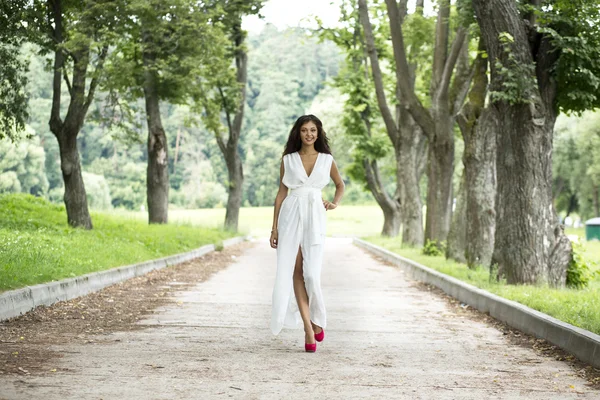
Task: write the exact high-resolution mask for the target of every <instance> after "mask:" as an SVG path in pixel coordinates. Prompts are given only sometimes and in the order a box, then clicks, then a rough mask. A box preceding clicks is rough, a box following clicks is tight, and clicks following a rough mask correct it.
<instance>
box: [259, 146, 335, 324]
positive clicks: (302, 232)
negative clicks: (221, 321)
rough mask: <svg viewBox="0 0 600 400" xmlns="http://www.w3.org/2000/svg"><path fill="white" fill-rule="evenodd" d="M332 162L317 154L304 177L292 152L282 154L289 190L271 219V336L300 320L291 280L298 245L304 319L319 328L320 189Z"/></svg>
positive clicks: (322, 312)
mask: <svg viewBox="0 0 600 400" xmlns="http://www.w3.org/2000/svg"><path fill="white" fill-rule="evenodd" d="M332 162H333V156H331V154H326V153H319V154H318V155H317V160H316V161H315V166H314V168H313V170H312V172H311V174H310V176H308V175H307V174H306V170H305V169H304V166H303V165H302V159H301V158H300V155H299V154H298V152H295V153H291V154H286V155H285V156H284V157H283V167H284V174H283V179H282V181H283V184H284V185H285V186H287V187H288V188H289V189H290V192H289V193H288V195H287V197H286V198H285V199H284V201H283V203H282V204H281V209H280V210H279V218H278V220H277V231H278V232H279V235H278V242H277V273H276V276H275V286H274V288H273V305H272V313H271V330H272V331H273V334H275V335H277V334H278V333H279V332H280V331H281V329H282V328H283V327H286V328H297V327H299V326H300V325H301V323H302V318H301V317H300V311H299V310H298V304H297V303H296V297H295V295H294V284H293V274H294V266H295V264H296V256H297V254H298V247H300V249H301V251H302V257H303V260H304V261H303V264H302V266H303V272H304V283H305V286H306V292H307V293H308V304H309V309H310V319H311V321H312V322H313V323H315V324H316V325H318V326H320V327H322V328H325V325H326V315H325V304H324V303H323V295H322V293H321V265H322V263H323V244H324V240H325V221H326V215H325V214H326V210H325V207H324V206H323V201H322V200H321V189H322V188H323V187H325V186H326V185H327V184H328V183H329V181H330V176H329V175H330V170H331V164H332Z"/></svg>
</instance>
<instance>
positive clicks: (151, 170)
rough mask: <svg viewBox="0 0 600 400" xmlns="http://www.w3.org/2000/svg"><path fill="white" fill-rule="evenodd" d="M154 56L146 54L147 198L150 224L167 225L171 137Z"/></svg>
mask: <svg viewBox="0 0 600 400" xmlns="http://www.w3.org/2000/svg"><path fill="white" fill-rule="evenodd" d="M153 63H154V62H153V58H152V55H149V54H144V64H145V67H146V71H145V72H144V99H145V101H146V121H147V123H148V168H147V171H146V197H147V201H148V222H149V223H151V224H166V223H167V222H168V219H169V156H168V145H167V136H166V134H165V130H164V128H163V125H162V121H161V118H160V99H159V96H158V92H157V85H158V77H157V76H156V72H155V71H153V70H152V68H151V66H152V65H153Z"/></svg>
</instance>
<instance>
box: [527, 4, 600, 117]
mask: <svg viewBox="0 0 600 400" xmlns="http://www.w3.org/2000/svg"><path fill="white" fill-rule="evenodd" d="M535 12H536V13H537V14H538V15H539V19H540V25H541V27H540V29H539V32H540V33H542V34H544V35H546V36H547V37H548V38H549V40H550V41H551V43H552V45H553V46H554V47H555V48H556V49H557V50H558V51H559V52H560V56H559V59H558V62H557V64H556V66H555V68H554V74H555V79H556V81H557V106H558V107H559V108H560V109H561V110H562V111H565V112H570V111H573V112H576V113H581V112H583V111H585V110H590V109H593V108H596V107H600V61H599V60H600V2H599V1H598V0H574V1H573V0H559V1H549V0H545V1H543V2H542V9H541V10H536V11H535Z"/></svg>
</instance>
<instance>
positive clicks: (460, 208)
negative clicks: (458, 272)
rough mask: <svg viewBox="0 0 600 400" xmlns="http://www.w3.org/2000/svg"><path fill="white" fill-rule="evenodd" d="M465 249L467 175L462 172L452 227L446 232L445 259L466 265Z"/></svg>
mask: <svg viewBox="0 0 600 400" xmlns="http://www.w3.org/2000/svg"><path fill="white" fill-rule="evenodd" d="M466 247H467V174H466V171H465V170H463V174H462V176H461V177H460V186H459V188H458V194H457V195H456V207H455V209H454V212H453V213H452V225H451V226H450V231H449V232H448V246H447V247H446V258H451V259H453V260H455V261H458V262H460V263H466V262H467V259H466V257H465V249H466Z"/></svg>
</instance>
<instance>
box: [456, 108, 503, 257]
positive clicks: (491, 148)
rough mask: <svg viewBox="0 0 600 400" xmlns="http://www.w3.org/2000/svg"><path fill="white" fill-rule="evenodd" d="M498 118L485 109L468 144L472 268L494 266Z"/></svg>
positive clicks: (467, 249) (468, 233) (467, 251)
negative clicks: (492, 262)
mask: <svg viewBox="0 0 600 400" xmlns="http://www.w3.org/2000/svg"><path fill="white" fill-rule="evenodd" d="M497 129H498V126H497V124H496V115H495V114H494V112H492V111H491V110H490V109H485V110H484V111H483V113H482V115H481V116H480V117H479V118H478V120H477V124H476V126H475V128H474V131H473V132H472V133H471V135H470V136H469V137H468V139H467V140H466V144H465V154H464V164H465V173H466V189H467V190H466V191H467V193H466V201H467V207H466V222H467V229H466V247H465V257H466V261H467V265H468V266H469V268H474V267H475V266H477V265H483V266H486V267H488V266H490V264H491V260H492V253H493V251H494V234H495V229H496V207H495V206H496V135H495V133H496V131H497Z"/></svg>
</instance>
